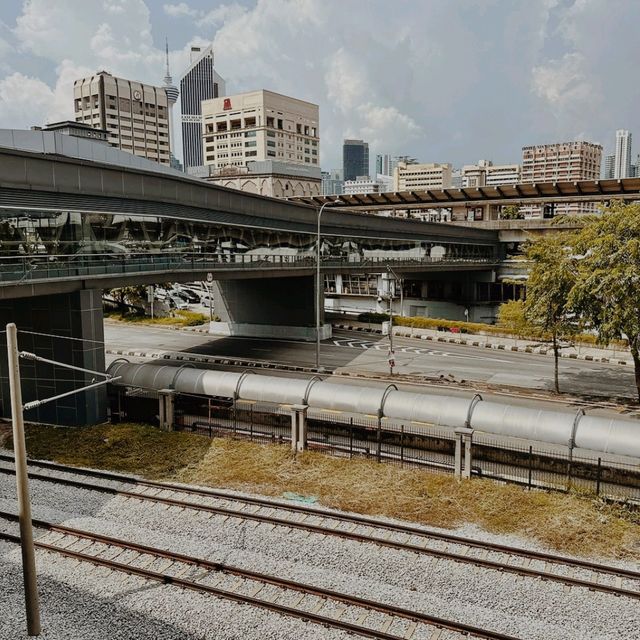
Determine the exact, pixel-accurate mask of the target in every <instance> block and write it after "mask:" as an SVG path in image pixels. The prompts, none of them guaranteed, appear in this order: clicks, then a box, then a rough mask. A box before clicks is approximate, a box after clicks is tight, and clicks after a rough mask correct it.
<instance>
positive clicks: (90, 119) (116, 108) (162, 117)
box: [73, 71, 170, 165]
mask: <svg viewBox="0 0 640 640" xmlns="http://www.w3.org/2000/svg"><path fill="white" fill-rule="evenodd" d="M73 96H74V110H75V119H76V122H82V123H84V124H88V125H90V126H92V127H94V128H97V129H106V131H107V142H108V143H109V144H110V145H111V146H112V147H116V148H118V149H122V150H123V151H128V152H129V153H133V154H134V155H136V156H141V157H143V158H148V159H149V160H154V161H155V162H160V163H162V164H167V165H168V164H169V162H170V147H169V99H168V97H167V93H166V91H165V89H164V88H162V87H155V86H152V85H148V84H143V83H142V82H136V81H134V80H127V79H125V78H116V77H115V76H112V75H111V74H110V73H108V72H106V71H100V72H99V73H96V74H95V75H92V76H88V77H86V78H81V79H79V80H76V81H75V82H74V85H73Z"/></svg>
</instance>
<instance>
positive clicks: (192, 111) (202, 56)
mask: <svg viewBox="0 0 640 640" xmlns="http://www.w3.org/2000/svg"><path fill="white" fill-rule="evenodd" d="M225 92H226V88H225V82H224V80H223V79H222V78H221V77H220V76H219V75H218V73H217V72H216V70H215V68H214V65H213V47H212V46H208V47H207V48H206V49H204V50H203V49H200V47H191V65H190V66H189V68H188V69H187V70H186V72H185V73H184V75H183V76H182V79H181V80H180V106H181V111H182V152H183V158H184V170H185V171H188V170H189V168H190V167H199V166H201V165H203V164H204V159H203V156H202V101H203V100H210V99H211V98H217V97H219V96H223V95H224V94H225Z"/></svg>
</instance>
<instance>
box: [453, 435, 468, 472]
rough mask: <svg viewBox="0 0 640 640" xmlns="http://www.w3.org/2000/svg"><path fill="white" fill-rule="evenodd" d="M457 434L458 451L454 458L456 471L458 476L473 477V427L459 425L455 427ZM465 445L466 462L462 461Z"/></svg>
mask: <svg viewBox="0 0 640 640" xmlns="http://www.w3.org/2000/svg"><path fill="white" fill-rule="evenodd" d="M454 433H455V434H456V451H455V458H454V473H455V476H456V478H458V479H460V478H463V477H464V478H470V477H471V443H472V438H473V429H469V428H467V427H457V428H456V429H454ZM463 446H464V464H463V461H462V448H463Z"/></svg>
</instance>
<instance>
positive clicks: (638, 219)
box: [570, 202, 640, 400]
mask: <svg viewBox="0 0 640 640" xmlns="http://www.w3.org/2000/svg"><path fill="white" fill-rule="evenodd" d="M574 246H575V251H576V253H577V254H579V255H580V259H579V260H578V261H577V264H578V278H577V281H576V283H575V286H574V287H573V290H572V292H571V296H570V304H571V305H572V306H573V307H574V308H575V309H576V311H577V312H579V313H580V314H581V316H582V318H583V320H584V322H588V323H590V326H591V327H592V328H594V329H596V331H597V332H598V342H599V343H601V344H609V343H610V342H611V341H612V340H615V339H620V338H623V337H626V338H627V340H628V342H629V348H630V350H631V357H632V358H633V364H634V370H635V381H636V388H637V390H638V399H639V400H640V204H624V203H622V202H615V203H613V204H612V205H611V206H610V207H608V208H607V209H606V210H605V212H604V214H603V215H602V216H601V217H600V218H599V219H598V220H595V221H593V222H591V223H590V224H588V225H586V226H585V227H584V228H583V229H582V230H581V231H580V232H579V233H578V235H577V237H576V239H575V243H574Z"/></svg>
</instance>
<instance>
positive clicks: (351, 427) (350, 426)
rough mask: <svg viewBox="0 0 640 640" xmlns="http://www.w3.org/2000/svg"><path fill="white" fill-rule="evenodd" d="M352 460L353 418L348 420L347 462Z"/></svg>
mask: <svg viewBox="0 0 640 640" xmlns="http://www.w3.org/2000/svg"><path fill="white" fill-rule="evenodd" d="M352 458H353V418H349V460H351V459H352Z"/></svg>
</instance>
